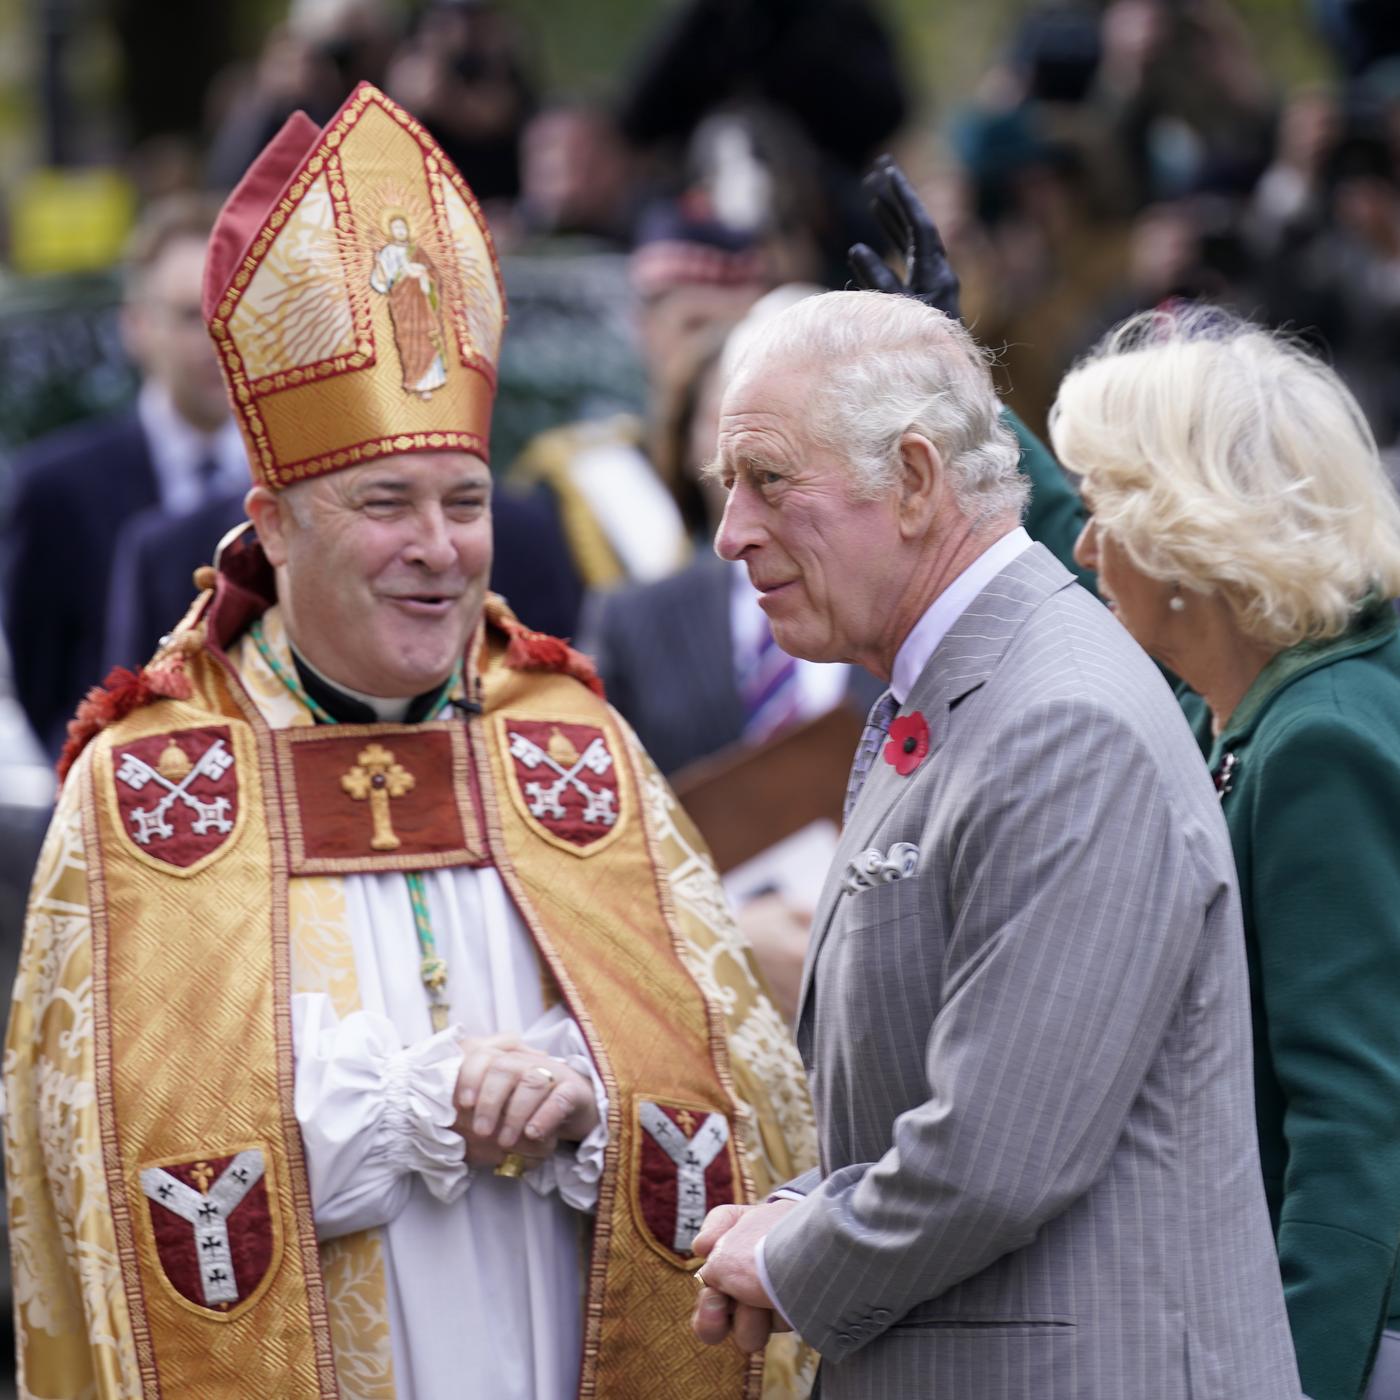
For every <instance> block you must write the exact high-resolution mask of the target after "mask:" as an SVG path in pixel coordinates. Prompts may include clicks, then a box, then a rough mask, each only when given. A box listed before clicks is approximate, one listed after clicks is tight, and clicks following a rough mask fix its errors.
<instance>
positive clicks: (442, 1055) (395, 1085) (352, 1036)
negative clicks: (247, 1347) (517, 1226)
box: [292, 992, 470, 1240]
mask: <svg viewBox="0 0 1400 1400" xmlns="http://www.w3.org/2000/svg"><path fill="white" fill-rule="evenodd" d="M462 1035H463V1031H462V1028H461V1027H460V1026H449V1027H448V1028H447V1029H446V1030H443V1031H439V1032H438V1033H437V1034H436V1035H433V1036H430V1037H429V1038H428V1039H427V1040H423V1041H419V1042H418V1043H417V1044H416V1045H410V1046H407V1047H405V1046H403V1045H401V1044H400V1040H399V1033H398V1031H397V1030H396V1029H395V1028H394V1023H393V1022H392V1021H391V1020H389V1018H388V1017H387V1016H381V1015H377V1014H375V1013H373V1012H369V1011H355V1012H352V1013H351V1014H350V1015H349V1016H346V1017H345V1019H344V1020H341V1019H340V1018H338V1017H337V1016H336V1014H335V1009H334V1008H333V1007H332V1006H331V1003H330V999H329V998H328V997H326V996H325V995H323V994H322V993H319V992H316V993H309V992H308V993H298V994H297V995H295V996H293V997H292V1045H293V1053H294V1056H295V1059H296V1084H295V1103H296V1114H297V1122H298V1124H299V1125H300V1127H301V1135H302V1141H303V1143H304V1144H305V1149H306V1167H307V1175H308V1176H309V1178H310V1184H311V1210H312V1214H313V1216H314V1217H315V1220H316V1234H317V1236H318V1238H320V1239H323V1240H327V1239H334V1238H336V1236H338V1235H348V1234H350V1233H352V1232H353V1231H356V1230H368V1229H371V1228H373V1227H375V1226H378V1225H386V1224H388V1223H389V1221H391V1220H393V1219H394V1218H395V1217H396V1216H397V1215H398V1214H399V1212H400V1211H401V1210H402V1209H403V1208H404V1206H405V1205H406V1204H407V1202H408V1198H409V1193H410V1190H411V1187H412V1183H413V1177H414V1176H415V1175H417V1176H419V1177H421V1178H422V1179H423V1182H424V1184H425V1185H426V1186H427V1188H428V1190H429V1191H430V1192H431V1193H432V1194H433V1195H434V1196H435V1197H436V1198H437V1199H438V1200H439V1201H444V1202H450V1201H454V1200H456V1199H457V1198H458V1197H459V1196H461V1194H462V1193H463V1192H464V1191H465V1190H466V1189H467V1185H468V1182H469V1180H470V1169H469V1168H468V1166H467V1163H466V1142H465V1140H464V1139H463V1138H462V1136H461V1134H460V1133H458V1132H457V1131H456V1129H455V1128H454V1127H453V1123H454V1122H455V1121H456V1117H457V1111H456V1108H455V1107H454V1106H453V1101H452V1096H453V1091H454V1090H455V1088H456V1086H457V1074H458V1071H459V1070H460V1069H461V1066H462V1051H461V1047H460V1045H459V1042H460V1040H461V1039H462Z"/></svg>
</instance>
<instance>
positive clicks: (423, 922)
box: [250, 618, 461, 1031]
mask: <svg viewBox="0 0 1400 1400" xmlns="http://www.w3.org/2000/svg"><path fill="white" fill-rule="evenodd" d="M250 631H251V633H252V637H253V644H254V646H256V647H257V649H258V655H259V656H261V657H262V659H263V660H264V661H266V662H267V666H268V669H269V670H270V671H271V672H272V674H273V675H274V676H276V677H277V679H278V680H279V681H281V682H282V684H283V685H284V686H286V687H287V690H288V691H289V692H290V694H291V696H292V698H293V699H294V700H297V701H299V702H300V703H301V704H302V705H304V706H305V707H306V708H307V710H309V711H310V712H311V716H312V718H313V719H314V720H315V721H316V723H317V724H334V723H335V722H336V720H335V716H334V715H332V714H330V713H329V712H328V711H327V710H326V708H325V707H324V706H322V705H318V704H317V703H316V701H315V700H313V699H312V698H311V696H310V695H308V694H307V693H306V687H305V686H303V685H302V684H301V682H300V681H299V680H298V679H297V678H296V677H295V676H294V675H292V674H291V673H290V672H289V671H288V670H287V668H286V667H285V666H283V665H282V663H281V662H280V661H278V659H277V658H276V657H275V656H274V655H273V654H272V648H271V647H269V646H268V644H267V638H266V637H264V636H263V629H262V618H257V619H256V620H255V621H254V623H253V625H252V628H251V629H250ZM460 679H461V671H460V670H459V671H457V672H456V673H455V674H454V675H452V676H451V677H449V678H448V680H447V681H446V682H445V683H444V684H443V687H442V694H441V695H440V696H439V698H438V700H437V702H436V703H435V704H434V705H433V706H432V708H431V709H430V710H429V712H428V713H429V714H434V713H436V712H437V711H438V710H439V709H441V708H442V705H443V702H444V701H445V700H446V699H447V696H448V693H449V691H450V690H451V688H452V686H453V685H454V684H455V683H456V682H457V681H459V680H460ZM404 880H405V882H406V883H407V885H408V903H409V907H410V908H411V909H412V910H413V931H414V932H415V933H416V934H417V935H418V949H419V951H420V952H421V953H422V955H423V956H422V961H421V962H420V963H419V965H418V966H419V975H420V976H421V977H422V979H423V986H424V987H425V988H426V989H427V993H428V1014H429V1016H430V1017H431V1018H432V1023H433V1029H434V1030H435V1031H440V1030H445V1029H446V1028H447V1014H448V1010H449V1007H448V1002H447V991H446V988H447V962H446V960H445V959H443V958H440V957H439V956H438V950H437V939H436V938H434V937H433V925H432V920H431V919H430V918H429V915H428V888H427V886H426V885H425V884H424V882H423V875H422V872H421V871H417V870H410V871H405V873H404Z"/></svg>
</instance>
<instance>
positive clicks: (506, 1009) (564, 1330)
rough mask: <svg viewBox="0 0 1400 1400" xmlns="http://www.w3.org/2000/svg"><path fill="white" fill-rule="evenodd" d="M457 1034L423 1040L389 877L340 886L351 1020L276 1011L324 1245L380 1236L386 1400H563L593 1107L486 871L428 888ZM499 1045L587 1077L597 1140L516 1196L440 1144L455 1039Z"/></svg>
mask: <svg viewBox="0 0 1400 1400" xmlns="http://www.w3.org/2000/svg"><path fill="white" fill-rule="evenodd" d="M425 883H426V887H427V892H428V905H429V913H430V916H431V920H432V927H433V932H434V936H435V938H436V940H437V947H438V952H439V953H440V954H441V956H443V957H444V958H445V959H446V961H447V966H448V982H447V995H448V998H449V1001H450V1004H451V1015H452V1019H453V1021H454V1022H455V1025H453V1026H451V1027H449V1028H448V1029H447V1030H445V1031H442V1032H441V1033H439V1034H436V1035H435V1034H433V1032H432V1027H431V1022H430V1020H429V1014H428V999H427V993H426V991H425V989H424V987H423V984H422V982H421V980H420V978H419V957H420V954H419V948H418V939H417V935H416V933H415V931H414V927H413V917H412V912H411V909H410V905H409V900H408V891H407V886H406V883H405V881H404V878H403V876H402V875H397V874H385V875H354V876H349V877H346V878H345V880H344V887H345V894H346V903H347V906H348V907H347V913H348V919H347V924H348V928H349V931H350V939H351V942H352V944H353V950H354V957H355V971H356V974H357V977H358V980H359V992H360V1004H361V1007H362V1009H361V1010H359V1011H356V1012H353V1013H351V1014H350V1015H348V1016H346V1017H345V1018H344V1019H343V1020H342V1019H340V1018H338V1017H337V1015H336V1013H335V1011H334V1009H333V1007H332V1006H331V1002H330V999H329V998H328V997H326V996H325V995H323V994H320V993H315V994H312V993H303V994H298V995H296V996H294V997H293V998H292V1016H293V1023H294V1048H295V1054H296V1110H297V1118H298V1120H299V1122H300V1124H301V1130H302V1136H303V1139H304V1141H305V1145H306V1158H307V1166H308V1171H309V1174H310V1180H311V1198H312V1212H313V1214H314V1216H315V1220H316V1229H317V1233H318V1235H319V1236H320V1238H321V1239H323V1240H325V1239H332V1238H335V1237H336V1236H338V1235H342V1234H347V1233H349V1232H351V1231H356V1230H364V1229H369V1228H375V1227H378V1228H379V1230H380V1232H381V1238H382V1244H383V1252H384V1272H385V1283H386V1287H387V1290H388V1300H389V1313H390V1329H391V1336H392V1344H393V1362H394V1380H395V1389H396V1393H397V1395H398V1397H399V1400H570V1397H572V1396H573V1395H574V1394H575V1392H576V1390H577V1387H578V1374H579V1357H580V1345H581V1334H582V1303H583V1296H584V1248H585V1244H586V1230H587V1227H588V1217H587V1212H589V1211H590V1210H591V1209H592V1208H593V1206H594V1203H595V1201H596V1199H597V1183H598V1179H599V1176H600V1174H601V1172H602V1165H603V1150H604V1148H605V1146H606V1143H607V1129H606V1121H607V1101H606V1098H605V1096H604V1094H603V1089H602V1085H601V1083H600V1082H599V1080H598V1078H597V1075H596V1074H595V1073H594V1071H593V1066H592V1062H591V1060H590V1059H589V1056H588V1052H587V1048H586V1046H585V1044H584V1040H583V1037H582V1034H581V1033H580V1031H579V1029H578V1027H577V1025H576V1024H575V1023H574V1022H573V1020H572V1019H571V1018H570V1017H569V1016H568V1014H567V1012H566V1010H565V1008H564V1007H562V1006H559V1005H556V1006H553V1007H549V1008H547V1007H546V1005H545V1002H544V997H543V994H542V990H541V980H540V968H539V963H538V960H537V957H536V954H535V950H534V945H533V943H532V942H531V939H530V937H529V934H528V933H527V931H526V929H525V927H524V925H523V923H522V922H521V920H520V917H519V915H518V914H517V912H516V910H515V908H514V906H513V905H512V904H511V902H510V899H509V898H508V896H507V894H506V891H505V887H504V886H503V884H502V883H501V879H500V877H499V875H498V874H497V873H496V871H495V870H493V869H490V868H486V869H480V870H471V869H461V870H442V871H432V872H428V873H427V874H426V875H425ZM507 1031H511V1032H515V1033H517V1034H519V1035H520V1036H521V1037H522V1039H524V1040H525V1041H526V1042H527V1043H528V1044H529V1045H531V1046H532V1047H534V1048H536V1049H539V1050H541V1051H543V1052H545V1053H546V1054H550V1055H555V1056H558V1057H560V1058H562V1059H565V1060H567V1061H568V1062H569V1063H570V1064H571V1065H572V1066H573V1067H574V1068H575V1069H577V1070H579V1071H580V1072H581V1073H583V1074H585V1075H587V1076H589V1077H590V1078H591V1079H592V1081H593V1085H594V1092H595V1095H596V1096H597V1098H598V1105H599V1121H600V1126H599V1128H598V1129H597V1130H595V1131H594V1132H593V1133H592V1134H591V1135H590V1136H589V1137H588V1138H587V1139H586V1140H585V1141H584V1142H583V1143H581V1144H579V1145H578V1146H577V1148H576V1149H575V1148H570V1149H568V1150H567V1151H566V1150H564V1149H561V1150H560V1151H558V1152H556V1153H555V1154H554V1156H553V1157H552V1158H551V1159H550V1160H549V1161H547V1162H545V1163H543V1164H542V1165H541V1166H540V1167H538V1168H535V1169H533V1170H531V1171H529V1172H527V1173H526V1174H525V1176H524V1178H523V1179H520V1180H511V1179H509V1178H506V1177H498V1176H496V1175H494V1173H493V1172H491V1171H490V1170H487V1169H471V1168H468V1167H467V1166H466V1164H465V1161H464V1152H465V1143H464V1142H463V1140H462V1138H461V1136H460V1135H459V1134H458V1133H456V1132H455V1131H454V1130H453V1128H452V1123H453V1121H454V1119H455V1117H456V1111H455V1109H454V1107H453V1103H452V1091H453V1088H454V1086H455V1084H456V1079H457V1072H458V1069H459V1068H460V1065H461V1059H462V1056H461V1052H460V1051H459V1050H458V1048H457V1042H458V1039H459V1038H460V1037H461V1036H463V1035H467V1036H483V1035H493V1034H497V1033H499V1032H507Z"/></svg>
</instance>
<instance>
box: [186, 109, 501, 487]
mask: <svg viewBox="0 0 1400 1400" xmlns="http://www.w3.org/2000/svg"><path fill="white" fill-rule="evenodd" d="M204 319H205V321H206V323H207V324H208V327H209V334H210V335H211V336H212V337H213V339H214V345H215V347H216V349H217V350H218V352H219V359H220V363H221V365H222V366H223V372H224V378H225V380H226V382H227V384H228V389H229V397H230V399H231V400H232V403H233V408H234V412H235V414H236V416H237V418H238V423H239V427H240V428H241V429H242V431H243V437H244V439H245V441H246V443H247V445H248V458H249V461H250V462H251V463H252V467H253V474H254V476H255V477H256V479H257V480H258V481H260V482H261V483H263V484H264V485H267V486H271V487H273V488H274V489H280V488H281V487H284V486H290V485H291V484H292V483H293V482H295V481H300V480H302V479H304V478H306V477H312V476H323V475H325V474H326V473H327V472H333V471H339V470H341V469H342V468H344V467H353V466H357V465H358V464H360V463H361V462H368V461H372V460H374V459H375V458H377V457H384V456H388V455H390V454H395V453H401V452H444V451H448V452H450V451H462V452H474V453H476V454H477V456H479V457H481V458H482V459H483V460H485V459H486V458H487V441H488V437H489V432H490V426H491V403H492V399H493V398H494V396H495V391H496V361H497V359H498V357H499V354H500V346H501V333H502V331H503V330H504V328H505V319H506V311H505V293H504V290H503V288H502V286H501V276H500V268H499V266H498V265H497V262H496V253H495V249H494V248H493V246H492V243H491V235H490V233H489V232H488V230H487V227H486V222H485V220H484V219H483V217H482V214H481V210H480V209H479V207H478V206H477V202H476V198H475V196H474V195H473V194H472V192H471V190H470V189H469V188H468V187H467V183H466V181H465V180H463V179H462V177H461V175H460V174H459V173H458V171H457V169H456V167H455V166H454V165H453V164H452V162H451V161H450V160H449V159H448V158H447V156H446V155H444V154H443V152H442V149H441V148H440V147H439V146H438V144H437V142H436V141H434V140H433V138H432V137H431V136H430V135H429V134H428V133H427V131H426V130H424V128H423V127H422V125H420V123H419V122H418V121H417V120H415V118H413V117H412V116H410V115H409V113H407V112H406V111H404V109H403V108H402V107H400V106H398V105H397V104H396V103H394V102H391V101H390V100H389V98H387V97H385V95H384V94H383V93H382V92H380V91H379V90H378V89H377V88H375V87H373V86H372V85H371V84H369V83H361V84H360V86H359V87H357V88H356V89H355V91H354V92H353V93H352V94H351V95H350V98H349V100H348V101H347V102H346V103H345V105H344V106H343V107H342V108H341V109H340V111H339V112H337V113H336V115H335V116H334V117H333V118H332V119H331V121H330V123H329V124H328V125H327V126H326V127H325V129H324V130H321V129H319V128H318V127H317V126H316V124H315V123H314V122H313V121H311V119H310V118H309V117H307V116H306V115H305V114H304V113H302V112H297V113H296V114H295V115H293V116H292V117H291V118H290V119H289V120H288V121H287V123H286V125H285V126H283V128H282V130H281V131H280V132H278V134H277V135H276V136H275V137H274V138H273V139H272V141H271V142H270V143H269V144H268V146H267V148H266V149H265V150H264V151H263V153H262V154H261V155H260V156H259V157H258V159H257V160H256V161H255V162H254V163H253V166H252V167H251V169H249V171H248V173H247V174H246V175H245V176H244V177H243V179H242V180H241V181H240V182H239V184H238V188H237V189H235V190H234V192H233V193H232V194H231V195H230V196H229V199H228V202H227V203H226V204H225V205H224V207H223V210H222V212H221V213H220V215H219V220H218V223H217V224H216V225H215V227H214V232H213V234H212V235H211V237H210V243H209V255H208V259H207V261H206V263H205V268H204Z"/></svg>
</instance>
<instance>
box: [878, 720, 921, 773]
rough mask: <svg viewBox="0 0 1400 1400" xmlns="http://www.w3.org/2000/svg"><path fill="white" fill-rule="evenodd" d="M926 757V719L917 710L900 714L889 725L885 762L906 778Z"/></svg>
mask: <svg viewBox="0 0 1400 1400" xmlns="http://www.w3.org/2000/svg"><path fill="white" fill-rule="evenodd" d="M927 757H928V720H926V719H925V718H924V717H923V714H922V712H921V711H919V710H915V711H914V713H913V714H911V715H900V716H899V718H898V719H896V720H895V721H894V723H893V724H891V725H890V741H889V743H888V744H886V745H885V762H886V763H888V764H889V765H890V766H891V767H892V768H893V769H894V771H895V772H896V773H898V774H899V776H900V777H901V778H907V777H908V776H909V775H910V774H911V773H912V772H913V771H914V770H915V769H916V768H917V767H918V766H919V764H921V763H922V762H923V761H924V759H925V758H927Z"/></svg>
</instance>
